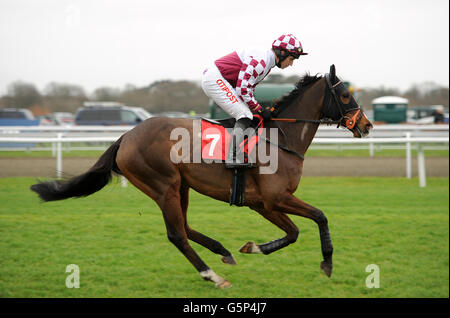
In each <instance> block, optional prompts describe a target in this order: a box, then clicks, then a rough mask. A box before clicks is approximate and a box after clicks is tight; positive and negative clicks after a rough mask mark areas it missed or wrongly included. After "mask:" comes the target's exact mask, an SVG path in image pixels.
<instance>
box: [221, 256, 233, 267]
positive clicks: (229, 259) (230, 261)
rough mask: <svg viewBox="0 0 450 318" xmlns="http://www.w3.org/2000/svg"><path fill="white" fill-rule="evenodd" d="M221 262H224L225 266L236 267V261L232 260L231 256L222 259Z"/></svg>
mask: <svg viewBox="0 0 450 318" xmlns="http://www.w3.org/2000/svg"><path fill="white" fill-rule="evenodd" d="M222 262H224V263H225V264H230V265H236V261H235V260H234V257H233V255H228V256H224V257H222Z"/></svg>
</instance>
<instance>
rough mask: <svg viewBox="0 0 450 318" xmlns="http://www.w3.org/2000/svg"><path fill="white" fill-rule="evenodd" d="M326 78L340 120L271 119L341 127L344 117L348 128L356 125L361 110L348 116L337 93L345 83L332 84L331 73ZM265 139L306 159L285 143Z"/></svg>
mask: <svg viewBox="0 0 450 318" xmlns="http://www.w3.org/2000/svg"><path fill="white" fill-rule="evenodd" d="M325 80H326V83H327V90H326V92H327V93H328V92H331V95H332V96H333V99H334V102H335V105H336V106H337V107H338V109H339V112H340V115H341V118H339V119H338V120H333V119H331V118H328V117H324V118H322V119H302V118H278V117H272V118H271V119H270V120H271V121H275V122H285V123H311V124H319V125H321V124H326V125H328V126H330V125H333V124H337V127H339V126H340V124H341V123H342V120H343V119H347V120H346V121H345V126H346V127H347V128H349V129H352V128H353V127H354V125H355V123H356V122H357V121H358V120H359V119H357V118H356V117H357V116H358V115H359V114H360V111H358V112H356V113H355V115H353V116H352V118H348V117H346V116H345V115H344V112H343V109H344V106H343V105H342V103H341V101H340V100H339V98H338V97H337V94H336V87H338V86H339V85H344V84H343V83H342V81H340V80H339V81H338V82H337V83H336V84H334V85H333V84H331V80H330V76H329V74H325ZM325 97H327V94H326V96H325ZM326 99H327V102H326V103H325V100H324V104H326V105H327V106H328V105H329V104H330V102H331V100H330V99H329V98H326ZM285 109H286V108H282V109H275V110H274V112H273V113H274V114H275V116H277V115H279V114H280V113H282V112H283V111H284V110H285ZM351 110H353V109H351ZM277 126H278V125H277ZM278 128H279V129H280V130H281V133H282V134H283V136H284V137H285V138H286V139H287V136H286V134H285V133H284V131H283V129H281V127H279V126H278ZM264 140H265V141H266V142H269V143H271V144H273V145H276V146H277V147H278V148H280V149H282V150H284V151H286V152H289V153H292V154H294V155H296V156H297V157H299V158H300V159H301V160H305V157H304V156H303V155H301V154H299V153H298V152H296V151H294V150H291V149H289V148H288V147H287V146H283V145H280V144H275V143H274V142H272V141H271V140H270V139H268V138H264Z"/></svg>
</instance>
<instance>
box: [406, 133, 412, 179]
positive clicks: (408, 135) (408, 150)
mask: <svg viewBox="0 0 450 318" xmlns="http://www.w3.org/2000/svg"><path fill="white" fill-rule="evenodd" d="M410 138H411V133H410V132H407V133H406V178H408V179H411V141H410Z"/></svg>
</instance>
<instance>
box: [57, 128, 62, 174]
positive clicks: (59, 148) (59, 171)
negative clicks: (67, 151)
mask: <svg viewBox="0 0 450 318" xmlns="http://www.w3.org/2000/svg"><path fill="white" fill-rule="evenodd" d="M57 138H58V141H57V143H56V177H57V178H61V177H62V133H58V135H57Z"/></svg>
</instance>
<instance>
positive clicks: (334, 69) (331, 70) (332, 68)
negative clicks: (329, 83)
mask: <svg viewBox="0 0 450 318" xmlns="http://www.w3.org/2000/svg"><path fill="white" fill-rule="evenodd" d="M335 77H336V67H335V66H334V64H332V65H331V66H330V78H331V80H333V79H334V78H335Z"/></svg>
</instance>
